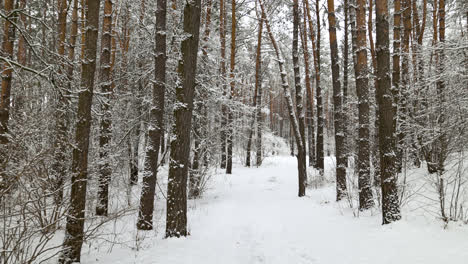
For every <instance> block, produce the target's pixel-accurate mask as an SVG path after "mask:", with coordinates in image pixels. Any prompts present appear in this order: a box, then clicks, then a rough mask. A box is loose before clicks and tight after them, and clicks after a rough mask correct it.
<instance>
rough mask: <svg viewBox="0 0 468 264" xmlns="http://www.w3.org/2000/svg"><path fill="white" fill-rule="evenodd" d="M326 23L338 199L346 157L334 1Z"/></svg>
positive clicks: (341, 194)
mask: <svg viewBox="0 0 468 264" xmlns="http://www.w3.org/2000/svg"><path fill="white" fill-rule="evenodd" d="M327 4H328V24H329V29H328V32H329V36H330V56H331V68H332V80H333V105H334V125H335V155H336V200H337V201H339V200H341V199H342V198H344V197H345V196H346V159H345V155H344V152H343V142H344V134H343V120H342V113H343V110H342V98H341V95H342V94H341V93H342V91H341V87H340V86H341V84H340V66H339V59H338V44H337V41H336V17H335V2H334V0H327Z"/></svg>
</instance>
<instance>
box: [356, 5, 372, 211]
mask: <svg viewBox="0 0 468 264" xmlns="http://www.w3.org/2000/svg"><path fill="white" fill-rule="evenodd" d="M356 22H357V32H356V35H357V36H356V37H357V54H356V56H357V64H356V92H357V96H358V111H359V136H358V162H357V167H358V171H359V173H358V188H359V209H360V210H365V209H369V208H370V207H372V205H373V204H374V201H373V199H372V188H371V177H370V153H369V86H368V78H367V76H368V74H369V70H368V67H367V49H366V47H367V41H366V1H365V0H358V1H357V13H356Z"/></svg>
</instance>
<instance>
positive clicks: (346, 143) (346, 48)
mask: <svg viewBox="0 0 468 264" xmlns="http://www.w3.org/2000/svg"><path fill="white" fill-rule="evenodd" d="M343 5H344V40H343V41H344V44H343V46H344V47H343V64H344V65H343V122H344V123H343V135H344V146H343V149H344V158H345V164H346V167H348V156H349V131H348V128H349V124H350V123H349V114H348V111H349V105H348V66H349V39H348V36H349V31H348V28H349V21H348V17H349V16H348V11H349V9H348V7H349V4H348V0H344V2H343Z"/></svg>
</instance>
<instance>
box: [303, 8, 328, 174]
mask: <svg viewBox="0 0 468 264" xmlns="http://www.w3.org/2000/svg"><path fill="white" fill-rule="evenodd" d="M305 4H306V12H307V21H308V23H309V32H310V38H311V40H312V51H313V56H314V70H315V87H316V89H317V92H316V99H317V143H316V144H317V148H316V149H317V150H316V154H317V155H316V161H315V166H316V168H318V169H319V170H320V175H322V176H323V172H324V160H323V158H324V148H323V127H324V120H323V96H322V89H321V87H320V39H321V34H320V32H321V28H320V7H319V0H316V1H315V18H316V22H317V39H316V38H315V32H314V27H313V24H312V16H311V14H310V13H311V12H310V6H309V0H305Z"/></svg>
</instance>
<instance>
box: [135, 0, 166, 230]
mask: <svg viewBox="0 0 468 264" xmlns="http://www.w3.org/2000/svg"><path fill="white" fill-rule="evenodd" d="M156 10H157V11H156V28H155V30H156V34H155V43H156V44H155V49H154V54H155V55H154V79H155V82H154V84H153V98H152V101H151V110H150V122H151V123H150V127H149V131H148V141H149V142H148V146H147V149H146V159H145V173H144V175H143V186H142V189H141V196H140V210H139V211H138V222H137V228H138V229H140V230H151V229H153V209H154V195H155V188H156V181H157V174H158V167H159V165H160V164H159V148H160V144H161V138H162V134H163V133H164V127H163V126H164V123H163V121H164V120H163V117H164V99H165V93H166V60H167V55H166V10H167V0H158V1H157V2H156Z"/></svg>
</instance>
